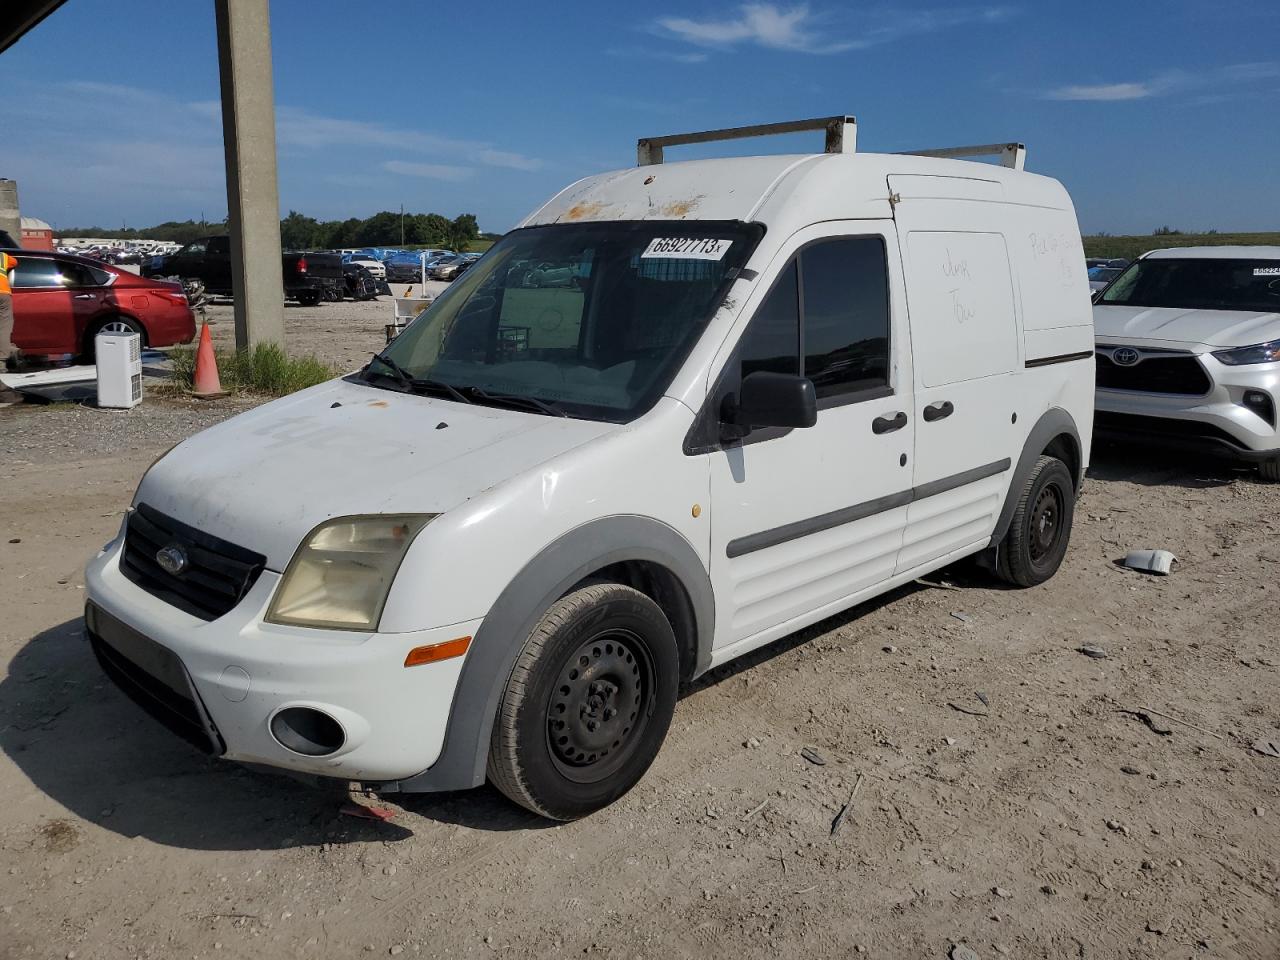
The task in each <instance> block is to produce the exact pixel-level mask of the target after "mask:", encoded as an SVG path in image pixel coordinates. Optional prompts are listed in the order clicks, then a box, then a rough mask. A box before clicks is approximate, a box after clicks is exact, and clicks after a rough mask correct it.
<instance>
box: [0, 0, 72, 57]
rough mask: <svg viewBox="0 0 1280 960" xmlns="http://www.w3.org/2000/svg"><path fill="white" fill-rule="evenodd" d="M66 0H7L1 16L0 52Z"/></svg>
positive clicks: (19, 38)
mask: <svg viewBox="0 0 1280 960" xmlns="http://www.w3.org/2000/svg"><path fill="white" fill-rule="evenodd" d="M65 2H66V0H5V4H4V16H3V17H0V53H4V52H5V51H6V50H8V49H9V48H10V47H12V46H13V45H14V44H15V43H17V42H18V41H19V40H21V39H22V38H23V37H24V36H25V35H26V33H27V31H28V30H30V29H31V28H32V27H34V26H35V25H36V24H38V23H39V22H40V21H41V20H43V19H44V18H45V17H47V16H48V15H49V14H51V13H53V11H55V10H57V9H58V8H59V7H60V6H62V5H63V4H64V3H65Z"/></svg>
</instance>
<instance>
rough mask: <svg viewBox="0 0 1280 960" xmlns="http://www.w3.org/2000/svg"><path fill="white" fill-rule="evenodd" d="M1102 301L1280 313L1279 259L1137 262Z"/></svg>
mask: <svg viewBox="0 0 1280 960" xmlns="http://www.w3.org/2000/svg"><path fill="white" fill-rule="evenodd" d="M1100 302H1102V303H1109V304H1115V305H1116V306H1131V307H1180V308H1182V309H1186V310H1250V311H1255V310H1256V311H1263V312H1268V313H1270V312H1273V311H1280V260H1227V259H1214V258H1205V259H1191V258H1186V259H1183V258H1176V259H1175V258H1169V259H1149V260H1139V261H1138V262H1137V263H1134V264H1133V265H1131V266H1130V267H1129V268H1128V269H1127V270H1126V271H1125V272H1124V274H1123V276H1121V277H1120V278H1119V279H1118V280H1116V281H1115V282H1114V283H1113V284H1111V286H1109V287H1108V288H1107V290H1106V292H1105V293H1104V294H1103V295H1102V299H1101V301H1100Z"/></svg>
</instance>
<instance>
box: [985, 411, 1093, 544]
mask: <svg viewBox="0 0 1280 960" xmlns="http://www.w3.org/2000/svg"><path fill="white" fill-rule="evenodd" d="M1063 434H1065V435H1067V436H1069V437H1070V438H1071V441H1072V442H1073V443H1074V444H1075V446H1076V457H1077V464H1078V467H1077V476H1076V477H1075V478H1074V479H1075V484H1076V492H1077V494H1078V493H1079V492H1080V486H1081V484H1082V483H1083V482H1084V447H1083V446H1082V445H1081V443H1080V431H1079V429H1078V428H1077V427H1076V422H1075V419H1074V418H1073V417H1072V416H1071V414H1069V413H1067V411H1066V410H1063V409H1062V408H1061V407H1050V408H1049V409H1048V410H1046V411H1045V412H1044V413H1043V414H1042V415H1041V416H1040V419H1039V420H1037V421H1036V424H1035V426H1033V427H1032V428H1031V432H1030V433H1028V434H1027V439H1026V442H1025V443H1023V445H1022V454H1021V456H1019V457H1018V463H1017V465H1016V466H1015V468H1014V471H1013V478H1012V480H1011V481H1010V483H1009V491H1008V493H1006V494H1005V497H1004V507H1003V508H1002V509H1001V510H1000V518H999V520H997V521H996V528H995V531H994V532H993V533H992V534H991V549H995V548H997V547H998V546H999V545H1000V543H1001V541H1003V540H1004V537H1005V534H1006V533H1008V532H1009V524H1010V523H1012V522H1013V511H1014V510H1016V509H1017V507H1018V495H1019V492H1020V491H1021V490H1022V484H1023V481H1025V480H1026V478H1027V477H1028V476H1030V474H1031V469H1032V467H1034V466H1035V465H1036V461H1037V460H1038V459H1039V458H1040V454H1042V453H1043V452H1044V449H1045V447H1047V446H1049V444H1050V443H1052V442H1053V439H1054V438H1055V437H1058V436H1061V435H1063Z"/></svg>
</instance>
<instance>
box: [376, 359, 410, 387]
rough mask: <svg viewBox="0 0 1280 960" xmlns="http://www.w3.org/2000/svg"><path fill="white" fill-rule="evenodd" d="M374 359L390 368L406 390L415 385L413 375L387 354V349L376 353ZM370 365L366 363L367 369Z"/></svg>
mask: <svg viewBox="0 0 1280 960" xmlns="http://www.w3.org/2000/svg"><path fill="white" fill-rule="evenodd" d="M373 359H374V360H377V361H379V362H380V363H381V364H382V365H383V366H384V367H386V368H387V369H388V370H390V371H391V375H392V378H393V379H394V380H395V381H396V382H397V383H399V384H400V386H402V387H404V388H405V389H406V390H408V389H410V388H411V387H412V386H413V377H411V376H410V375H409V374H408V373H406V372H405V369H404V367H402V366H400V364H398V363H396V362H395V361H394V360H392V359H391V358H390V357H389V356H387V354H386V352H385V351H383V352H382V353H375V354H374V355H373ZM369 366H370V365H366V366H365V369H366V370H368V369H369Z"/></svg>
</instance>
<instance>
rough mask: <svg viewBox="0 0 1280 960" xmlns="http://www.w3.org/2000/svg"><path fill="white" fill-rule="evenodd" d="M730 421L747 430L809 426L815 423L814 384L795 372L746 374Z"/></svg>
mask: <svg viewBox="0 0 1280 960" xmlns="http://www.w3.org/2000/svg"><path fill="white" fill-rule="evenodd" d="M733 421H734V424H735V425H736V426H738V427H744V428H747V429H748V430H749V429H752V428H755V427H812V426H813V425H814V424H815V423H817V422H818V394H817V391H816V390H815V389H814V386H813V381H812V380H810V379H809V378H808V377H799V376H796V375H795V374H794V373H770V372H768V371H765V370H758V371H756V372H755V373H749V374H747V376H746V377H744V378H743V380H742V390H741V392H740V393H739V395H738V402H737V404H736V409H735V410H734V416H733Z"/></svg>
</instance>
